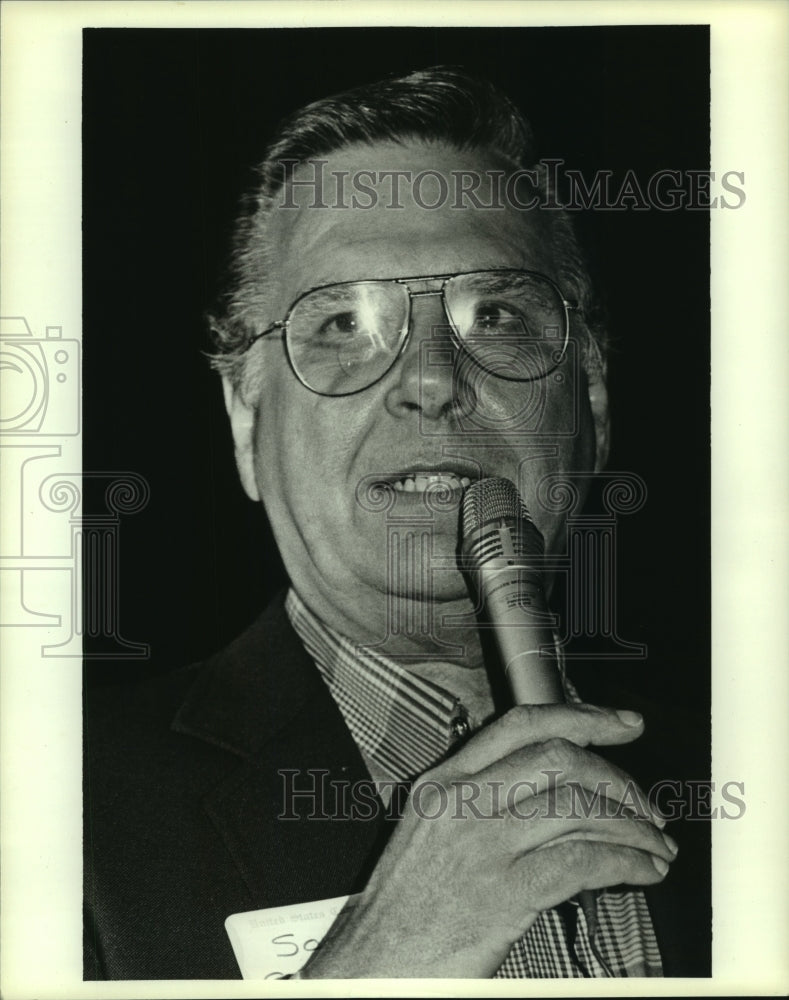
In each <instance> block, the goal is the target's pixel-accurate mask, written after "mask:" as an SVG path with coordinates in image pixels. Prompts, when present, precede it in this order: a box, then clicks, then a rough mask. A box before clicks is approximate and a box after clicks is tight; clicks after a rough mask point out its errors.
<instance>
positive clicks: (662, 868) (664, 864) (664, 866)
mask: <svg viewBox="0 0 789 1000" xmlns="http://www.w3.org/2000/svg"><path fill="white" fill-rule="evenodd" d="M652 864H653V865H654V866H655V868H657V870H658V871H659V872H660V874H661V875H665V874H666V872H667V871H668V861H664V860H663V858H658V857H656V856H655V855H654V854H653V855H652Z"/></svg>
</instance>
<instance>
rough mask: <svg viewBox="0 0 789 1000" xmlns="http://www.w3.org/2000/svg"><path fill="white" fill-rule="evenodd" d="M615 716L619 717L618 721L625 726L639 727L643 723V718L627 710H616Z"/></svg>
mask: <svg viewBox="0 0 789 1000" xmlns="http://www.w3.org/2000/svg"><path fill="white" fill-rule="evenodd" d="M616 714H617V715H618V716H619V721H620V722H622V723H624V725H626V726H640V725H641V723H642V722H643V721H644V718H643V716H642V715H641V714H640V712H630V711H629V710H628V709H626V708H623V709H621V710H620V709H617V712H616Z"/></svg>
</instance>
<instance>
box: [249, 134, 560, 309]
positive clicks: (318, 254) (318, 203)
mask: <svg viewBox="0 0 789 1000" xmlns="http://www.w3.org/2000/svg"><path fill="white" fill-rule="evenodd" d="M320 161H321V162H319V161H318V160H317V159H316V160H315V161H312V162H307V163H303V164H301V165H300V166H299V167H298V168H297V170H296V171H295V173H294V174H293V181H294V182H295V183H293V184H291V185H289V186H288V188H287V189H285V190H283V191H281V192H280V193H279V195H278V196H276V200H275V204H274V206H273V209H272V213H271V216H270V222H269V225H270V228H269V231H268V241H269V245H270V246H271V247H273V254H272V258H273V259H272V268H271V271H270V275H269V276H270V278H271V279H272V283H273V286H274V288H273V290H274V292H275V299H276V300H277V302H278V304H279V305H280V306H281V305H282V304H283V303H284V304H287V302H288V301H292V299H293V298H294V297H295V296H297V295H298V294H300V293H301V292H302V291H304V290H305V289H306V288H309V287H313V286H315V285H321V284H327V283H331V282H334V281H348V280H354V279H358V278H376V277H408V276H413V275H420V274H425V275H428V274H442V273H451V272H454V271H464V270H473V269H476V268H487V267H497V266H508V267H524V268H528V269H532V270H539V271H542V272H544V273H548V274H552V273H553V270H554V268H553V262H552V260H551V256H550V247H549V243H550V241H549V231H548V225H547V220H546V219H545V217H544V216H545V213H541V212H540V211H539V210H537V209H532V210H519V209H518V208H516V207H514V206H513V205H512V204H507V201H508V199H507V198H506V195H505V179H500V178H501V174H502V172H507V173H509V172H511V171H512V167H511V165H510V166H509V169H508V168H507V165H506V164H505V163H503V162H502V161H501V159H500V158H497V157H496V155H495V154H494V153H492V152H487V151H484V150H457V149H455V148H453V147H449V146H447V145H444V144H441V143H426V142H421V141H420V142H416V141H415V142H412V143H380V144H375V145H359V146H350V147H347V148H345V149H342V150H340V151H338V152H336V153H332V154H330V155H328V156H325V157H321V158H320ZM464 192H466V193H465V194H464ZM469 192H471V194H473V197H472V196H471V194H469ZM518 197H519V198H520V199H521V202H522V203H523V202H525V200H526V195H525V194H524V191H523V189H522V188H520V189H519V190H518ZM500 206H503V207H500Z"/></svg>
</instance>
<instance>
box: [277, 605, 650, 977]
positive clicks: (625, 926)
mask: <svg viewBox="0 0 789 1000" xmlns="http://www.w3.org/2000/svg"><path fill="white" fill-rule="evenodd" d="M285 608H286V610H287V613H288V617H289V618H290V621H291V624H292V625H293V627H294V629H295V630H296V633H297V634H298V636H299V638H300V639H301V641H302V642H303V644H304V646H305V648H306V650H307V652H308V653H309V654H310V655H311V656H312V657H313V659H314V660H315V663H316V664H317V667H318V669H319V671H320V673H321V676H322V677H323V679H324V681H325V682H326V684H327V686H328V688H329V690H330V692H331V694H332V696H333V697H334V699H335V701H336V702H337V705H338V707H339V709H340V712H341V713H342V716H343V719H344V720H345V723H346V725H347V726H348V729H349V730H350V732H351V735H352V736H353V738H354V740H355V741H356V744H357V746H358V747H359V750H360V752H361V754H362V757H363V758H364V760H365V762H366V763H367V764H368V766H370V767H371V770H372V769H373V768H374V769H375V771H376V772H377V773H379V774H380V773H382V774H384V775H385V776H386V778H388V779H389V780H391V781H394V782H400V783H407V782H410V781H412V780H413V779H414V778H415V777H417V776H418V775H419V774H422V773H423V772H424V771H426V770H427V769H428V768H429V767H432V766H433V765H434V764H435V763H436V762H437V761H438V760H440V759H441V758H442V757H444V756H446V754H447V753H448V752H449V751H450V750H451V749H452V747H453V746H454V745H455V744H456V743H457V740H458V737H459V736H462V735H464V733H465V731H466V730H467V728H468V721H467V720H468V713H467V712H466V711H465V709H464V707H463V705H462V704H461V702H460V699H459V698H457V697H455V696H454V695H452V694H450V693H449V692H448V691H446V690H444V689H443V688H441V687H439V686H438V685H437V684H435V683H433V682H432V681H429V680H427V679H426V678H424V677H419V676H418V675H416V674H414V673H412V672H411V671H409V670H407V669H405V668H404V667H402V666H401V665H400V664H398V663H397V662H395V661H393V660H390V659H387V658H386V657H384V656H382V655H380V654H379V653H377V652H375V651H374V650H371V649H369V648H362V647H359V646H357V645H356V644H354V643H353V642H351V641H350V640H349V639H347V638H345V637H344V636H342V635H340V634H339V633H337V632H335V631H334V630H333V629H330V628H329V627H328V626H327V625H326V624H325V623H324V622H322V621H321V620H320V619H319V618H317V617H316V616H315V615H314V614H313V613H312V612H311V611H310V610H309V608H307V606H306V605H305V604H304V603H303V601H302V600H301V599H300V598H299V597H298V595H297V594H296V593H295V591H294V590H292V589H291V591H290V592H289V593H288V597H287V600H286V602H285ZM597 918H598V929H597V934H596V937H595V943H596V945H597V949H598V952H599V953H600V954H601V955H602V957H603V958H604V959H605V961H606V963H607V965H608V967H609V968H610V970H611V971H612V972H613V974H614V975H615V976H617V977H639V976H662V975H663V968H662V965H661V960H660V952H659V950H658V946H657V941H656V940H655V933H654V929H653V927H652V921H651V919H650V916H649V911H648V909H647V904H646V900H645V899H644V895H643V893H641V892H638V891H617V892H613V891H604V892H600V893H599V894H598V895H597ZM605 975H606V973H605V970H604V969H603V968H602V966H601V965H600V963H599V962H598V960H597V957H596V956H595V954H594V951H593V948H592V944H591V941H590V939H589V934H588V931H587V925H586V917H585V914H584V912H583V909H582V908H581V906H580V905H578V903H577V902H576V901H575V900H570V901H569V902H567V903H564V904H562V905H561V906H558V907H555V908H554V909H551V910H545V911H543V912H542V913H541V914H540V916H539V917H538V918H537V920H536V921H535V922H534V924H533V925H532V926H531V927H530V928H529V930H528V931H527V932H526V934H524V935H523V937H521V938H520V939H519V940H518V941H516V942H515V944H514V945H513V946H512V948H511V950H510V953H509V955H508V956H507V958H506V959H505V961H504V964H503V965H502V966H501V967H500V968H499V970H498V971H497V972H496V974H495V977H496V978H501V979H571V978H594V977H603V976H605Z"/></svg>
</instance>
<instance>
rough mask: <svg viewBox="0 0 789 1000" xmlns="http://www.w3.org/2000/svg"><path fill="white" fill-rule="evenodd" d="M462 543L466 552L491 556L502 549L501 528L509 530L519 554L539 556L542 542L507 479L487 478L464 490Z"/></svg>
mask: <svg viewBox="0 0 789 1000" xmlns="http://www.w3.org/2000/svg"><path fill="white" fill-rule="evenodd" d="M461 512H462V545H461V548H462V550H463V552H464V553H465V554H466V555H475V556H476V557H478V558H479V557H482V558H490V557H491V556H493V554H494V553H495V554H499V550H500V549H501V541H500V540H499V539H500V534H501V533H500V531H499V529H501V528H507V529H509V536H510V539H511V544H513V545H514V546H515V549H516V551H517V554H518V555H520V556H525V555H528V556H542V555H543V554H544V552H545V542H544V540H543V537H542V534H541V532H540V529H539V528H538V527H537V525H536V524H535V523H534V521H533V520H532V518H531V515H530V514H529V511H528V510H527V508H526V504H525V503H524V502H523V500H522V499H521V495H520V493H518V491H517V489H516V488H515V484H514V483H512V482H510V480H509V479H504V478H500V477H493V476H492V477H490V478H489V479H480V480H479V481H478V482H476V483H472V484H471V486H469V487H467V488H466V490H465V491H464V493H463V502H462V507H461Z"/></svg>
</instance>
